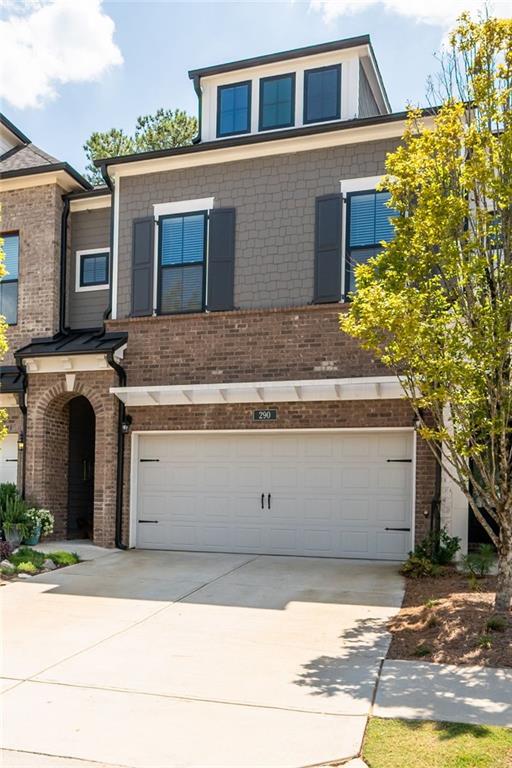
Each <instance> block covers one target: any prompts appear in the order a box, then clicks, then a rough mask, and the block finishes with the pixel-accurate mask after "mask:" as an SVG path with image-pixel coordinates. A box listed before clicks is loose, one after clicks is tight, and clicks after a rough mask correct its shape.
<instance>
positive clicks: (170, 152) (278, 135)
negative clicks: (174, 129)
mask: <svg viewBox="0 0 512 768" xmlns="http://www.w3.org/2000/svg"><path fill="white" fill-rule="evenodd" d="M436 112H437V107H427V108H426V109H423V110H422V115H423V116H424V117H427V116H428V115H434V114H436ZM407 114H408V113H407V112H393V113H392V114H389V115H376V116H374V117H357V118H354V119H352V120H336V121H335V122H332V123H325V124H324V125H305V126H301V127H300V128H285V129H283V130H282V131H270V132H265V133H253V134H251V135H243V136H235V137H233V138H230V139H217V140H214V141H204V142H199V143H198V144H188V145H187V146H185V147H175V148H173V149H157V150H153V151H151V152H138V153H136V154H133V155H120V156H118V157H106V158H100V159H98V160H95V161H94V165H96V166H98V167H100V166H108V165H121V164H123V163H134V162H138V161H142V160H158V159H160V158H162V157H176V156H179V155H187V154H192V153H194V152H206V151H210V150H212V149H228V148H229V147H239V146H244V145H251V144H263V143H264V142H267V141H280V140H281V139H293V138H295V137H300V136H312V135H313V134H321V133H332V132H333V131H341V130H349V129H350V128H365V127H366V126H371V125H386V124H387V123H395V122H399V121H400V120H405V119H406V118H407Z"/></svg>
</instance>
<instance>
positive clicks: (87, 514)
mask: <svg viewBox="0 0 512 768" xmlns="http://www.w3.org/2000/svg"><path fill="white" fill-rule="evenodd" d="M94 438H95V417H94V411H93V409H92V406H91V404H90V403H89V401H88V400H87V399H86V398H85V397H81V396H80V397H75V398H73V400H71V401H70V403H69V464H68V472H69V475H68V537H69V538H70V539H92V537H93V516H94Z"/></svg>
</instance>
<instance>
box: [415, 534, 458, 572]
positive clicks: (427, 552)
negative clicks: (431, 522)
mask: <svg viewBox="0 0 512 768" xmlns="http://www.w3.org/2000/svg"><path fill="white" fill-rule="evenodd" d="M459 549H460V539H459V537H458V536H450V534H449V533H448V531H447V530H446V528H441V530H440V531H439V532H438V533H434V532H433V531H431V532H430V533H429V534H428V535H427V536H425V538H424V539H423V541H422V542H421V543H420V544H418V545H417V546H416V547H415V549H414V554H415V555H418V556H419V557H426V558H427V559H428V560H431V561H432V562H433V563H436V564H437V565H449V564H450V563H451V562H452V560H453V558H454V557H455V555H456V554H457V552H458V551H459Z"/></svg>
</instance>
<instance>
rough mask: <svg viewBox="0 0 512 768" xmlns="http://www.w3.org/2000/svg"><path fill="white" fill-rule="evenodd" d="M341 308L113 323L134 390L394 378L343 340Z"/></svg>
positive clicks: (355, 345)
mask: <svg viewBox="0 0 512 768" xmlns="http://www.w3.org/2000/svg"><path fill="white" fill-rule="evenodd" d="M340 311H344V309H343V306H341V305H339V304H329V305H319V306H309V307H295V308H293V309H274V310H245V311H235V312H214V313H210V314H193V315H174V316H172V317H170V316H167V317H155V318H152V317H146V318H132V319H130V320H124V321H122V320H115V321H110V322H109V323H108V328H109V330H111V331H114V330H115V331H119V330H126V331H128V334H129V341H128V346H127V349H126V353H125V357H124V360H123V365H124V367H125V369H126V372H127V376H128V384H129V385H130V386H141V385H144V384H148V385H149V384H184V383H186V384H202V383H204V384H207V383H216V382H236V381H266V380H268V381H279V380H285V379H323V378H345V377H352V376H355V377H357V376H379V375H389V371H388V370H387V369H386V368H385V367H384V366H383V365H381V364H379V363H377V362H376V361H375V360H373V358H372V357H371V355H370V354H369V353H367V352H365V351H364V350H363V349H362V348H361V346H360V345H359V344H358V342H357V341H356V340H355V339H353V338H351V337H350V336H347V335H346V334H344V333H341V332H340V330H339V324H338V317H339V313H340Z"/></svg>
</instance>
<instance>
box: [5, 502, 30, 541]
mask: <svg viewBox="0 0 512 768" xmlns="http://www.w3.org/2000/svg"><path fill="white" fill-rule="evenodd" d="M27 510H28V507H27V504H26V503H25V502H24V501H23V499H22V498H21V497H20V496H7V497H6V498H5V502H4V506H2V507H1V514H2V527H3V529H4V532H5V533H6V534H10V533H11V531H13V530H14V529H18V531H19V532H20V534H21V537H22V538H23V539H24V538H26V537H27V536H28V535H29V534H30V531H31V524H30V521H29V519H28V517H27Z"/></svg>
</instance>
